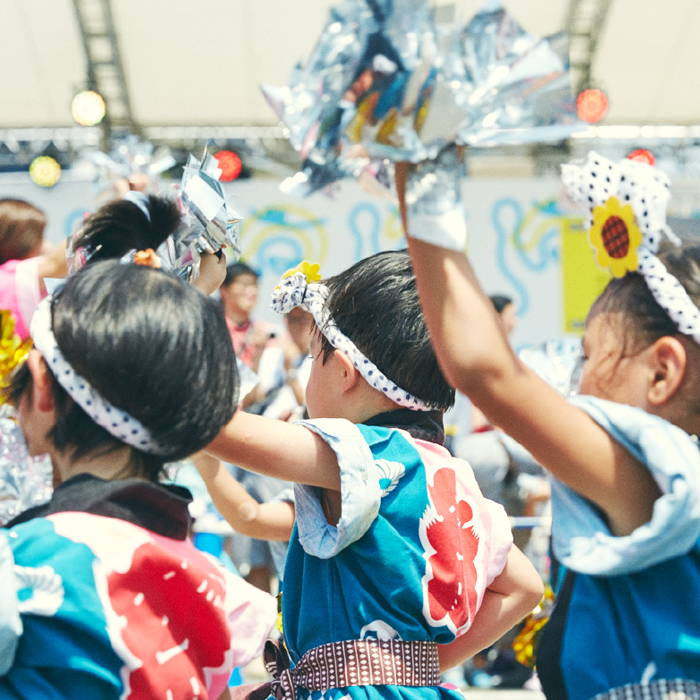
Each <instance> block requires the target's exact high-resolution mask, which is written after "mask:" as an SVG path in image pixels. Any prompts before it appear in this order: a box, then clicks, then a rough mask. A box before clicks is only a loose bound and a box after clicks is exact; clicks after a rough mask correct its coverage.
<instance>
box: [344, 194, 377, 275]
mask: <svg viewBox="0 0 700 700" xmlns="http://www.w3.org/2000/svg"><path fill="white" fill-rule="evenodd" d="M365 212H366V213H367V214H369V217H370V221H371V227H372V228H371V230H370V231H369V235H366V234H365V235H363V233H362V230H361V228H360V224H359V218H360V216H361V215H362V214H363V213H365ZM348 228H349V229H350V233H351V234H352V237H353V238H354V239H355V262H357V261H358V260H362V258H366V257H367V256H368V255H373V254H374V253H378V252H379V234H380V232H381V228H382V220H381V216H380V215H379V211H378V210H377V207H376V206H374V204H371V203H370V202H360V203H359V204H356V205H355V206H354V207H353V208H352V209H351V210H350V214H349V215H348ZM365 240H367V242H368V243H369V248H370V250H364V248H365V246H364V241H365Z"/></svg>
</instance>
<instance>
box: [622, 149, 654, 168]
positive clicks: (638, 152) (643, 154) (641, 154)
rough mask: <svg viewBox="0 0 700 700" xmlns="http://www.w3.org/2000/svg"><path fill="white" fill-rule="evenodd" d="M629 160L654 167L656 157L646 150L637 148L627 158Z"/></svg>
mask: <svg viewBox="0 0 700 700" xmlns="http://www.w3.org/2000/svg"><path fill="white" fill-rule="evenodd" d="M627 157H628V158H629V159H630V160H636V161H639V162H640V163H647V164H649V165H656V157H655V156H654V154H653V153H652V152H651V151H648V150H647V149H646V148H637V149H635V150H634V151H632V153H630V154H629V155H628V156H627Z"/></svg>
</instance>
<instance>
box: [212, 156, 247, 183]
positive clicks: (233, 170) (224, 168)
mask: <svg viewBox="0 0 700 700" xmlns="http://www.w3.org/2000/svg"><path fill="white" fill-rule="evenodd" d="M214 158H216V160H217V161H218V163H219V168H220V169H221V177H220V178H219V179H220V181H221V182H231V180H235V179H236V178H237V177H238V176H239V175H240V174H241V168H242V167H243V164H242V163H241V159H240V158H239V157H238V154H237V153H234V152H233V151H219V152H218V153H215V154H214Z"/></svg>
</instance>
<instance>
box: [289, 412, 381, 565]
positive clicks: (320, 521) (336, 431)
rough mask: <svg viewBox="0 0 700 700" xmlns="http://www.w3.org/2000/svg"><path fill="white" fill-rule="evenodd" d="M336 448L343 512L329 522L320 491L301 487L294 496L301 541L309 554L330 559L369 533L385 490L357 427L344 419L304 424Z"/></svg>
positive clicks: (322, 420) (327, 419)
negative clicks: (332, 521) (338, 517)
mask: <svg viewBox="0 0 700 700" xmlns="http://www.w3.org/2000/svg"><path fill="white" fill-rule="evenodd" d="M300 424H301V425H303V426H305V427H306V428H308V429H309V430H312V431H313V432H315V433H316V434H317V435H319V436H320V437H321V438H323V440H325V442H326V443H328V445H329V446H330V447H331V448H332V449H333V451H334V452H335V454H336V455H337V457H338V466H339V467H340V494H341V497H342V513H341V516H340V520H339V521H338V523H337V525H335V526H334V525H330V524H329V523H328V521H327V520H326V516H325V514H324V512H323V507H322V504H321V502H320V500H319V493H320V491H319V489H317V488H315V487H312V486H304V485H300V484H297V485H296V486H295V490H294V495H295V503H296V522H297V528H298V532H299V542H300V544H301V546H302V547H303V548H304V551H305V552H306V553H307V554H311V555H313V556H316V557H319V558H320V559H329V558H330V557H333V556H335V555H336V554H338V552H340V551H341V550H343V549H344V548H345V547H347V546H348V545H349V544H352V543H353V542H356V541H357V540H359V539H360V537H362V535H364V534H365V532H367V530H368V529H369V527H370V526H371V525H372V523H373V522H374V520H375V519H376V517H377V514H378V513H379V504H380V501H381V489H380V486H379V479H378V478H377V476H376V467H375V464H374V457H373V456H372V451H371V450H370V448H369V446H368V445H367V443H366V442H365V439H364V438H363V437H362V433H361V432H360V430H359V429H358V427H357V426H356V425H354V424H353V423H351V422H350V421H347V420H344V419H341V418H323V419H318V420H314V421H301V422H300Z"/></svg>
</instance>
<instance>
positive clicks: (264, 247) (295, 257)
mask: <svg viewBox="0 0 700 700" xmlns="http://www.w3.org/2000/svg"><path fill="white" fill-rule="evenodd" d="M274 246H278V247H279V248H281V251H274V250H273V251H270V249H271V248H273V247H274ZM285 248H286V249H287V250H288V251H289V253H288V254H285V253H282V251H284V250H285ZM268 251H269V252H268ZM303 257H304V249H303V247H302V245H301V243H300V242H299V241H298V240H297V239H295V238H293V237H292V236H285V235H281V236H270V237H269V238H266V239H265V240H264V241H263V242H262V243H261V244H260V246H259V247H258V249H257V250H256V251H255V259H254V267H255V269H256V270H257V271H258V273H260V274H263V275H264V274H265V273H268V272H269V273H271V274H272V275H274V276H275V277H282V275H283V274H284V273H285V272H286V271H287V270H289V269H290V268H291V267H294V266H295V265H297V264H298V263H299V261H300V260H301V259H303Z"/></svg>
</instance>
